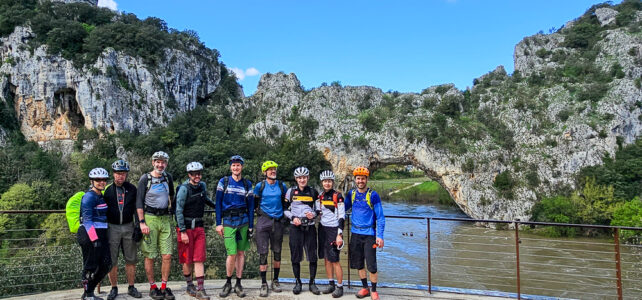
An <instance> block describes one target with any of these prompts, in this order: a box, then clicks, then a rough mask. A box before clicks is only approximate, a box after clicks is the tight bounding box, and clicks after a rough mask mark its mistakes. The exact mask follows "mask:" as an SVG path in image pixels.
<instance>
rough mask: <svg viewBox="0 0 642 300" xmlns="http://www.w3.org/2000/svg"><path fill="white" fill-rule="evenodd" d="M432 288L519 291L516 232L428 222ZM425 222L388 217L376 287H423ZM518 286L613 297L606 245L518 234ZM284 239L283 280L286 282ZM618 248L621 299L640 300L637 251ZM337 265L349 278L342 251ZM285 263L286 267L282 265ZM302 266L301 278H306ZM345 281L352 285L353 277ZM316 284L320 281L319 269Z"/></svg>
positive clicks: (410, 210) (398, 205)
mask: <svg viewBox="0 0 642 300" xmlns="http://www.w3.org/2000/svg"><path fill="white" fill-rule="evenodd" d="M384 212H385V214H386V216H393V215H398V216H420V217H443V218H467V216H466V215H465V214H463V213H462V212H461V211H460V210H459V209H458V208H456V207H446V206H436V205H431V204H417V203H402V202H392V203H391V202H388V203H384ZM430 227H431V249H430V253H431V272H432V278H431V279H432V285H433V286H439V287H455V288H465V289H475V290H485V291H503V292H513V293H514V292H517V288H516V286H517V277H516V274H517V264H516V244H515V231H514V230H496V229H489V228H485V227H479V226H475V225H474V224H473V223H469V222H461V221H435V220H433V221H431V224H430ZM426 232H427V231H426V221H425V220H410V219H396V218H389V217H388V218H386V230H385V236H384V240H385V247H384V248H383V249H381V250H377V262H378V269H379V282H386V283H400V284H409V285H427V284H428V255H427V253H428V250H427V249H428V246H427V241H428V240H427V238H426ZM519 236H520V241H521V242H520V244H519V252H520V255H519V258H520V264H519V267H520V275H521V276H520V283H521V284H520V286H521V293H522V294H530V295H543V296H554V297H564V298H575V299H611V298H614V299H616V298H617V289H616V286H617V281H616V268H615V266H616V264H615V251H614V248H615V247H614V242H613V239H612V238H608V237H604V238H550V237H545V236H542V235H534V234H531V233H529V232H528V229H520V233H519ZM287 243H288V240H287V236H286V237H285V240H284V245H283V246H284V251H283V254H284V257H283V261H284V266H283V267H282V269H283V272H282V273H283V276H284V277H290V276H291V271H290V268H291V267H290V265H289V251H287V250H285V249H287V248H288V247H287ZM620 248H621V253H622V254H621V260H622V263H621V265H622V286H623V295H624V298H625V299H642V247H640V246H631V245H624V244H622V245H621V246H620ZM343 252H344V253H342V256H341V260H342V265H344V269H343V271H344V280H345V279H348V278H347V277H348V275H347V273H348V268H347V247H346V248H344V249H343ZM286 262H287V263H286ZM307 269H308V268H307V264H306V263H303V264H302V275H303V277H304V278H305V277H307V276H308V272H307ZM350 277H351V278H350V279H351V280H353V281H354V280H357V281H358V275H357V272H356V271H355V270H352V271H351V273H350ZM317 278H325V273H324V267H323V263H322V262H320V263H319V271H318V275H317Z"/></svg>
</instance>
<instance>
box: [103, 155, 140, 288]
mask: <svg viewBox="0 0 642 300" xmlns="http://www.w3.org/2000/svg"><path fill="white" fill-rule="evenodd" d="M111 170H112V171H113V172H114V173H113V176H114V183H113V184H110V185H109V186H108V187H107V188H106V189H105V192H104V194H103V197H105V203H107V222H108V223H109V231H108V232H109V250H110V252H111V261H112V264H113V268H112V269H111V271H110V272H109V282H110V283H111V291H109V295H107V300H114V299H116V297H117V296H118V255H119V253H120V251H119V250H120V249H122V252H123V257H124V258H125V272H126V274H127V283H129V287H128V288H127V294H128V295H130V296H132V297H134V298H141V297H142V295H141V293H140V292H139V291H138V290H137V289H136V287H135V286H134V279H135V277H136V263H137V262H138V257H137V256H138V255H137V253H138V244H137V243H138V242H139V241H140V239H138V240H136V239H135V238H134V235H135V234H134V226H136V227H137V228H138V226H139V225H138V216H136V186H135V185H133V184H131V183H130V182H129V181H127V174H128V173H129V163H128V162H126V161H124V160H122V159H119V160H117V161H115V162H114V163H112V164H111ZM140 236H141V234H140V231H138V237H139V238H140Z"/></svg>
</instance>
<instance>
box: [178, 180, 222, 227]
mask: <svg viewBox="0 0 642 300" xmlns="http://www.w3.org/2000/svg"><path fill="white" fill-rule="evenodd" d="M188 195H189V198H188ZM205 204H207V205H209V206H211V207H215V206H216V204H215V203H214V201H212V199H210V197H208V196H207V185H206V184H205V182H203V181H201V182H199V183H198V185H196V186H194V185H192V184H190V183H189V179H188V180H185V182H183V185H182V186H181V188H180V189H179V190H178V194H176V223H177V224H178V228H179V229H180V231H185V230H187V227H186V226H185V218H202V217H203V214H204V212H205Z"/></svg>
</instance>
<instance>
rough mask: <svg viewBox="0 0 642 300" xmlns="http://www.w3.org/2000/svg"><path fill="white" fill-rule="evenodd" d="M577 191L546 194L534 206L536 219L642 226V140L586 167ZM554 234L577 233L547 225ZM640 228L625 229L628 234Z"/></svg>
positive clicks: (631, 234)
mask: <svg viewBox="0 0 642 300" xmlns="http://www.w3.org/2000/svg"><path fill="white" fill-rule="evenodd" d="M577 182H578V186H579V187H580V189H578V190H577V191H569V192H568V193H566V194H560V195H556V196H553V197H547V198H544V199H542V201H540V202H539V203H537V204H536V205H535V206H534V207H533V210H532V214H533V220H536V221H544V222H558V223H576V224H600V225H618V226H632V227H642V202H641V201H640V196H642V140H638V141H637V142H636V143H635V144H631V145H628V146H625V147H623V148H622V149H621V150H619V151H618V152H617V153H616V155H615V158H614V159H613V158H610V157H605V158H604V164H603V165H600V166H592V167H587V168H584V169H583V170H582V171H581V172H580V173H579V174H578V177H577ZM547 230H548V232H549V233H550V234H552V235H574V234H576V233H579V232H577V230H575V229H571V228H568V229H553V228H550V229H547ZM636 234H637V235H638V236H639V235H640V234H642V233H641V232H637V233H634V232H624V233H623V236H624V237H625V238H630V237H631V236H633V235H636Z"/></svg>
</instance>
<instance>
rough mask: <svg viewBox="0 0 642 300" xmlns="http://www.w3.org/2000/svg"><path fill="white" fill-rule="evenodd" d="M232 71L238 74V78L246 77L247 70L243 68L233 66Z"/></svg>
mask: <svg viewBox="0 0 642 300" xmlns="http://www.w3.org/2000/svg"><path fill="white" fill-rule="evenodd" d="M230 71H232V73H234V75H236V78H238V79H239V80H243V79H245V72H243V70H242V69H239V68H231V69H230Z"/></svg>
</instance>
